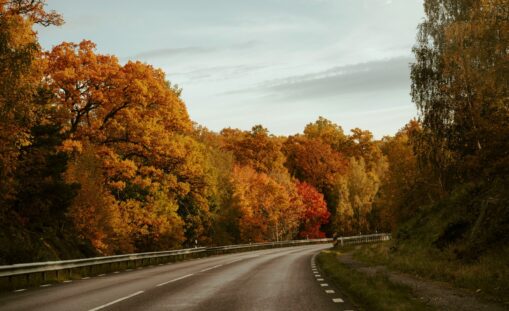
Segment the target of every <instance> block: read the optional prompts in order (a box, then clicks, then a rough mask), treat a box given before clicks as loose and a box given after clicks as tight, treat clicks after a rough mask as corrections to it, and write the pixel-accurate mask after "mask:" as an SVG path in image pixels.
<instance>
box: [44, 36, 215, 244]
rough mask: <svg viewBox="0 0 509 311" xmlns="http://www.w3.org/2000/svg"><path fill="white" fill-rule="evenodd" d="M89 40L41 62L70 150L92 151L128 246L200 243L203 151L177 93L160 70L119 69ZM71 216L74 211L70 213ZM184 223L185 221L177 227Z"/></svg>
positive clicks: (132, 65) (204, 207) (204, 215)
mask: <svg viewBox="0 0 509 311" xmlns="http://www.w3.org/2000/svg"><path fill="white" fill-rule="evenodd" d="M94 48H95V45H94V44H93V43H92V42H90V41H83V42H81V43H80V44H73V43H63V44H61V45H59V46H56V47H55V48H53V50H52V51H50V52H48V53H47V54H46V56H45V62H46V63H47V69H46V73H45V74H46V78H45V88H46V89H47V90H48V92H49V93H50V94H52V97H51V99H50V100H51V102H52V104H53V107H55V108H54V112H53V114H54V118H55V119H56V120H59V122H60V124H62V128H63V132H64V133H65V134H66V135H67V140H66V141H65V142H64V146H66V147H67V148H68V149H73V148H80V146H82V145H90V146H92V147H91V148H92V149H93V150H94V152H95V153H96V154H97V156H98V157H99V158H100V159H101V161H102V163H101V171H102V172H103V173H104V176H105V177H104V183H106V185H107V187H108V190H109V191H110V192H111V194H112V195H113V196H114V197H115V200H116V203H115V205H116V206H117V207H118V209H119V211H120V217H121V219H122V221H123V222H124V223H126V224H128V230H130V231H129V232H128V233H127V234H128V235H129V237H130V239H128V240H130V241H132V243H131V244H130V246H126V247H127V249H158V248H161V247H174V246H178V245H180V243H181V242H182V240H183V232H184V230H185V232H186V234H187V240H188V241H194V240H195V239H202V238H205V232H206V228H205V227H204V226H207V224H206V222H207V221H208V201H207V195H208V187H209V183H208V179H207V177H206V173H207V172H206V170H205V161H206V160H205V157H204V155H203V152H202V146H201V145H200V144H199V143H198V142H197V141H196V140H195V139H193V137H191V133H192V123H191V121H190V120H189V116H188V115H187V111H186V108H185V106H184V104H183V102H182V101H181V99H180V98H179V96H178V94H179V92H178V90H176V89H175V88H173V87H172V86H171V85H170V84H168V83H167V82H166V80H165V77H164V74H163V72H162V71H160V70H157V69H154V68H153V67H151V66H149V65H146V64H142V63H139V62H128V63H127V64H125V65H124V66H121V65H120V64H119V63H118V60H117V59H116V58H115V57H113V56H109V55H101V54H96V53H95V52H94ZM73 210H75V211H76V209H73ZM182 220H184V222H182Z"/></svg>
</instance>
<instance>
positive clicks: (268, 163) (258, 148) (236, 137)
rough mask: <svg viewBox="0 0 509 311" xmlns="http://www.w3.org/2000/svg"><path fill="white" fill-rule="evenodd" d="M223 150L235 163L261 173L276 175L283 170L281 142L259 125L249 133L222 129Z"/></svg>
mask: <svg viewBox="0 0 509 311" xmlns="http://www.w3.org/2000/svg"><path fill="white" fill-rule="evenodd" d="M221 135H222V137H223V142H224V149H225V150H228V151H231V152H232V153H233V154H234V156H235V161H236V162H237V163H239V164H240V165H248V166H251V167H253V168H254V169H256V170H257V171H258V172H263V173H266V174H267V173H272V172H274V173H278V172H280V171H281V170H284V166H283V163H284V155H283V153H282V152H281V140H280V139H278V138H277V137H273V136H271V135H270V134H269V131H268V130H267V129H266V128H264V127H262V126H261V125H256V126H254V127H253V128H252V129H251V131H240V130H236V129H230V128H227V129H223V130H222V131H221Z"/></svg>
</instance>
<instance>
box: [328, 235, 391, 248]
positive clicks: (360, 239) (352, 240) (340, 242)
mask: <svg viewBox="0 0 509 311" xmlns="http://www.w3.org/2000/svg"><path fill="white" fill-rule="evenodd" d="M390 239H391V234H390V233H377V234H367V235H356V236H348V237H339V238H337V239H336V241H335V242H334V246H345V245H352V244H362V243H371V242H383V241H389V240H390Z"/></svg>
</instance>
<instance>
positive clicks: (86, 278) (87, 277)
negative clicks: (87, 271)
mask: <svg viewBox="0 0 509 311" xmlns="http://www.w3.org/2000/svg"><path fill="white" fill-rule="evenodd" d="M81 279H82V280H88V279H90V277H89V276H86V277H84V278H81Z"/></svg>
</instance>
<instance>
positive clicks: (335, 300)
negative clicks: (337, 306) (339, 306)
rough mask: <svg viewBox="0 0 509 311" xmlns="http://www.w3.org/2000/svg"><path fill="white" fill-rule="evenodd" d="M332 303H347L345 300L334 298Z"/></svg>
mask: <svg viewBox="0 0 509 311" xmlns="http://www.w3.org/2000/svg"><path fill="white" fill-rule="evenodd" d="M332 301H333V302H335V303H341V302H345V301H344V300H343V299H341V298H332Z"/></svg>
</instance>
